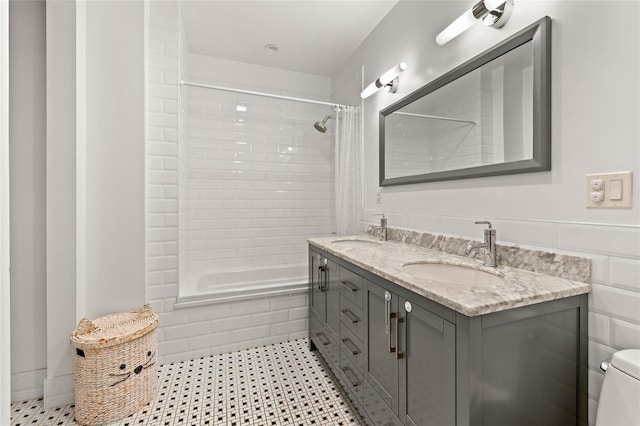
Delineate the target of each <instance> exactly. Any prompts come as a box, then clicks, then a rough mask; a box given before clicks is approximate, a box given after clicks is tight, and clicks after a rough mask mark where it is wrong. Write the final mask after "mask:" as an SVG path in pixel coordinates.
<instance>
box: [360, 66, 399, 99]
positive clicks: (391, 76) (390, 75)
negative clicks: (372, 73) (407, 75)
mask: <svg viewBox="0 0 640 426" xmlns="http://www.w3.org/2000/svg"><path fill="white" fill-rule="evenodd" d="M406 69H407V64H406V63H404V62H400V63H399V64H398V65H396V66H395V67H393V68H391V69H390V70H389V71H387V72H385V73H384V74H382V75H381V76H380V77H379V78H378V79H377V80H376V81H374V82H373V83H371V84H370V85H368V86H367V87H366V88H365V89H364V90H363V91H362V93H360V97H361V98H362V99H366V98H368V97H369V96H371V95H373V94H374V93H376V92H377V91H378V90H379V89H380V88H382V87H384V88H385V90H386V91H388V92H391V93H396V90H398V84H399V79H398V76H399V75H400V73H401V72H402V71H404V70H406Z"/></svg>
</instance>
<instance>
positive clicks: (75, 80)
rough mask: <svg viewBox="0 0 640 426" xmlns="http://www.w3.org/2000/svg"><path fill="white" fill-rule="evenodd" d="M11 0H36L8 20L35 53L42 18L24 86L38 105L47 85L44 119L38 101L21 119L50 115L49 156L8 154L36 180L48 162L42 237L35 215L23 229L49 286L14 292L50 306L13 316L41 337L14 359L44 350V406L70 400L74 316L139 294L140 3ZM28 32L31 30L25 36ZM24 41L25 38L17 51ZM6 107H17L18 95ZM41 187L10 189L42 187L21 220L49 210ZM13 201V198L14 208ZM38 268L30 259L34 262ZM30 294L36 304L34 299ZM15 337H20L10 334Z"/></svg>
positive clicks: (37, 124) (38, 120) (24, 332)
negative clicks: (33, 16)
mask: <svg viewBox="0 0 640 426" xmlns="http://www.w3.org/2000/svg"><path fill="white" fill-rule="evenodd" d="M17 3H20V4H21V5H26V6H23V7H25V8H28V7H35V5H39V6H40V7H41V9H39V13H40V15H38V16H39V21H38V22H37V24H34V25H30V26H27V25H25V24H23V25H22V26H21V25H20V24H21V23H20V22H19V21H17V20H16V22H15V23H14V22H11V27H12V28H13V27H14V25H15V26H16V27H17V28H16V29H18V30H20V29H24V30H25V31H26V29H28V28H29V27H31V28H30V31H31V32H33V34H36V35H38V37H40V38H41V40H42V43H43V45H42V46H41V50H40V52H41V54H42V55H44V33H45V28H46V30H47V38H46V54H47V61H46V78H47V87H46V89H45V86H44V84H43V83H44V81H42V82H40V80H38V79H34V78H31V80H32V81H31V82H30V83H31V86H33V88H31V87H30V86H27V87H25V86H23V87H22V89H23V92H22V93H23V95H24V97H23V99H24V100H29V101H30V102H34V100H35V102H34V105H39V104H38V102H44V100H45V93H46V96H47V97H46V100H47V109H46V119H47V120H48V122H47V121H46V120H45V107H44V104H43V105H42V106H40V109H38V110H36V112H37V113H36V114H35V115H34V114H31V115H30V116H29V120H28V123H29V125H30V127H29V128H30V129H32V130H33V129H35V131H36V132H44V131H45V130H44V129H45V123H47V127H46V136H47V153H46V166H47V167H46V168H45V164H44V160H45V157H44V152H45V151H44V148H43V147H42V148H41V151H37V152H35V153H34V152H31V153H29V155H28V156H27V159H26V160H25V161H26V164H22V162H19V160H15V164H14V158H13V156H12V164H11V166H12V169H14V166H15V169H17V170H18V171H19V170H21V169H23V170H25V171H30V170H32V168H34V169H35V170H36V173H35V176H36V177H38V176H40V178H39V179H40V183H41V186H43V187H44V184H45V181H44V176H45V170H46V179H47V181H46V190H47V193H46V195H47V200H46V215H47V216H46V223H47V229H48V232H47V234H46V236H47V238H46V244H45V230H44V227H43V226H41V225H37V224H36V228H35V231H37V232H35V233H34V235H35V238H36V240H33V239H32V238H30V237H23V240H25V242H30V241H35V242H37V243H38V244H37V246H36V247H33V248H32V249H29V250H28V253H30V254H38V253H39V251H42V250H45V247H46V250H47V253H46V256H47V266H48V267H47V275H46V280H47V281H46V290H45V288H44V287H42V288H39V289H38V291H37V292H35V293H33V294H32V297H31V298H30V299H29V300H28V303H26V302H24V301H23V302H19V301H16V302H15V303H14V301H13V300H12V312H13V311H15V312H17V313H24V314H25V315H28V316H29V317H30V318H32V319H35V320H38V319H41V317H42V316H43V315H45V313H46V316H47V317H46V318H47V321H46V322H45V321H44V320H41V324H39V328H37V329H36V328H35V327H31V326H30V325H29V324H30V323H29V322H28V321H27V322H25V321H22V322H18V321H12V323H13V325H14V327H13V329H12V337H16V338H23V337H24V338H26V339H29V341H36V340H37V341H38V342H39V343H41V345H44V344H45V343H46V346H41V347H38V348H37V349H31V348H27V349H24V350H23V351H20V353H19V354H17V355H16V356H14V358H13V366H14V368H15V367H16V366H20V365H21V363H24V362H25V361H29V360H30V359H31V358H32V357H34V356H37V357H38V358H37V359H38V360H39V361H42V360H45V359H46V364H44V362H43V363H42V364H41V367H42V368H44V366H45V365H46V368H47V378H46V383H45V389H44V395H45V407H50V406H55V405H60V404H63V403H70V402H73V376H72V371H73V369H72V356H71V354H72V351H71V346H70V343H69V334H70V333H71V332H72V331H73V330H74V328H75V325H76V324H77V321H78V320H79V319H80V318H81V317H83V316H86V317H89V318H96V317H99V316H102V315H105V314H109V313H113V312H121V311H128V310H132V309H136V308H139V307H140V306H142V305H143V303H144V302H145V284H144V283H145V245H144V241H145V171H144V170H145V169H144V167H145V127H144V126H145V84H144V81H145V49H144V46H145V21H144V12H145V5H144V2H142V1H131V2H111V1H92V2H75V1H73V0H69V1H64V2H63V1H56V2H49V3H48V4H47V16H46V19H47V23H46V25H45V21H44V20H45V14H44V11H45V9H44V3H33V2H17ZM12 6H13V3H12ZM12 18H13V16H12ZM20 27H22V28H20ZM30 41H33V36H32V35H29V37H26V36H25V37H23V39H21V40H20V42H21V43H28V42H30ZM25 52H26V50H25V48H24V47H20V50H19V53H20V54H24V53H25ZM17 64H19V62H16V65H17ZM19 71H20V72H17V73H16V75H20V73H21V74H22V75H23V76H25V77H29V76H30V74H29V73H31V72H33V73H34V75H36V76H37V75H41V76H42V78H43V79H44V76H45V61H44V59H43V58H42V60H39V61H37V62H34V63H29V69H27V70H23V69H20V70H19ZM18 87H19V86H16V88H18ZM30 97H32V98H30ZM18 99H19V98H18ZM11 113H12V117H13V114H14V109H13V105H12V111H11ZM18 117H19V115H17V114H16V115H15V118H18ZM23 127H26V126H23ZM12 136H13V135H12ZM42 142H44V138H42ZM38 152H40V153H41V154H42V155H39V154H38ZM34 164H35V165H34ZM12 178H13V176H12ZM23 185H25V186H26V183H23ZM32 186H33V185H32ZM39 188H40V187H38V188H36V189H33V188H30V187H29V188H23V187H18V189H17V191H16V192H15V193H16V195H18V196H21V197H25V198H27V199H29V197H33V196H34V195H35V196H36V197H39V196H40V195H42V197H41V199H42V202H41V204H40V205H36V206H33V205H29V206H28V207H29V211H27V212H22V211H21V212H19V213H18V214H17V217H18V218H20V219H21V220H31V219H30V216H29V214H28V213H29V212H34V213H37V214H41V215H44V214H45V204H44V192H43V190H42V189H39ZM37 199H40V198H37ZM13 201H14V200H12V203H13ZM19 205H20V204H19V203H17V202H16V203H13V204H12V209H13V208H16V207H18V206H19ZM25 209H26V207H25ZM37 226H41V227H40V228H39V229H38V228H37ZM18 259H19V257H18ZM42 261H44V257H42ZM17 265H18V266H19V263H18V264H17ZM39 268H40V267H39V266H37V265H36V266H34V267H33V268H32V269H33V270H35V271H37V272H39V271H40V270H41V269H39ZM12 269H13V268H12ZM18 270H19V268H18ZM42 271H44V269H42ZM12 272H13V271H12ZM25 288H28V286H25ZM45 295H46V305H47V306H46V309H45V306H44V304H42V301H43V300H44V298H45ZM34 301H35V302H36V303H40V304H41V306H38V307H32V306H31V304H32V303H33V302H34ZM38 333H41V335H38ZM12 349H13V348H12ZM19 349H20V343H19V344H16V346H15V350H19ZM36 367H37V368H38V369H35V370H34V368H36ZM30 368H32V369H31V370H29V371H27V373H29V374H31V376H30V377H33V376H34V375H37V379H34V381H33V382H32V383H31V384H33V385H34V386H35V387H36V389H34V391H37V392H38V393H39V394H40V395H42V393H43V384H42V379H43V377H42V376H40V375H38V374H40V366H31V367H30ZM13 385H14V390H19V389H18V388H17V387H15V386H16V385H20V383H19V382H17V381H16V382H14V383H13ZM29 397H31V396H29ZM14 398H15V399H24V398H25V396H24V394H19V396H15V395H14Z"/></svg>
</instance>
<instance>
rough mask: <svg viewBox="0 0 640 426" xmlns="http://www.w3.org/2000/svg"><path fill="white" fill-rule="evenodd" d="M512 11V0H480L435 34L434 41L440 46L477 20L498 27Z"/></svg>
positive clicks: (507, 18) (504, 22)
mask: <svg viewBox="0 0 640 426" xmlns="http://www.w3.org/2000/svg"><path fill="white" fill-rule="evenodd" d="M512 11H513V0H506V1H505V0H480V1H479V2H478V3H476V4H474V5H473V7H472V8H471V9H469V10H467V11H466V12H465V13H463V14H462V15H460V17H458V19H456V20H455V21H453V22H452V23H451V24H449V26H448V27H447V28H445V29H444V30H443V31H442V32H441V33H440V34H438V35H437V36H436V43H438V45H439V46H442V45H444V44H446V43H448V42H449V41H450V40H451V39H453V38H455V37H457V36H458V35H460V34H461V33H463V32H465V31H466V30H468V29H469V28H470V27H471V26H472V25H473V24H475V23H476V22H477V21H478V20H482V23H483V24H485V25H486V26H488V27H494V28H500V27H502V26H503V25H504V24H506V23H507V21H508V20H509V18H510V17H511V12H512Z"/></svg>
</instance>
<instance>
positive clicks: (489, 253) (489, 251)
mask: <svg viewBox="0 0 640 426" xmlns="http://www.w3.org/2000/svg"><path fill="white" fill-rule="evenodd" d="M475 224H476V225H489V227H488V228H487V229H485V230H484V242H483V243H481V244H469V245H468V246H467V250H466V252H465V253H466V254H469V253H471V250H475V249H478V248H484V249H485V250H484V266H491V267H493V268H495V267H496V266H498V262H497V260H496V230H495V229H493V228H491V222H487V221H478V222H475Z"/></svg>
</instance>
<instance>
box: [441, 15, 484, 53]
mask: <svg viewBox="0 0 640 426" xmlns="http://www.w3.org/2000/svg"><path fill="white" fill-rule="evenodd" d="M475 23H476V18H475V16H473V12H472V10H471V9H469V10H467V11H466V12H464V13H463V14H462V15H460V16H459V17H458V18H457V19H456V20H455V21H453V22H452V23H451V24H449V26H448V27H447V28H445V29H444V30H442V32H441V33H440V34H438V35H437V36H436V43H438V46H442V45H444V44H447V43H448V42H449V41H451V40H452V39H454V38H456V37H457V36H458V35H460V34H461V33H463V32H465V31H466V30H468V29H469V28H471V26H472V25H473V24H475Z"/></svg>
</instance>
